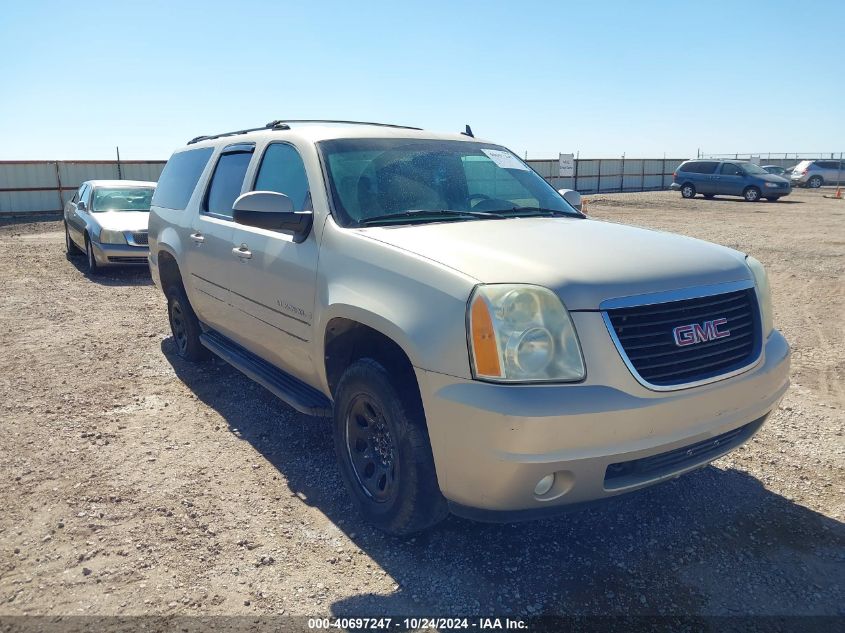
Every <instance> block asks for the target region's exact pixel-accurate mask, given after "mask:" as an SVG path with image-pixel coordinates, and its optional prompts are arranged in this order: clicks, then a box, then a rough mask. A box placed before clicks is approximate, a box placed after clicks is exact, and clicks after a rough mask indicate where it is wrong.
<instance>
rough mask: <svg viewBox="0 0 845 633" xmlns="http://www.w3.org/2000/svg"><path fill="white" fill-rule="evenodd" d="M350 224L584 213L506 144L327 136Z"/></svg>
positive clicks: (323, 146) (335, 193)
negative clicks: (331, 137)
mask: <svg viewBox="0 0 845 633" xmlns="http://www.w3.org/2000/svg"><path fill="white" fill-rule="evenodd" d="M319 147H320V152H321V153H322V157H323V164H324V165H325V167H326V171H327V174H328V178H329V184H330V187H331V194H332V202H333V207H334V210H335V211H336V215H337V216H339V217H338V219H339V221H340V223H341V224H343V225H346V226H348V225H353V226H363V225H367V224H410V223H417V222H432V221H437V222H457V221H468V220H484V219H499V218H503V217H516V216H519V217H524V216H526V215H537V216H549V217H554V216H558V215H567V216H572V217H583V216H581V214H579V213H578V212H577V211H576V210H575V209H573V208H572V207H571V206H570V205H569V204H568V203H567V202H566V201H565V200H564V199H563V198H562V197H561V196H560V194H559V193H558V192H557V191H555V190H554V188H552V186H551V185H549V184H548V183H547V182H546V181H545V180H544V179H543V178H541V177H540V176H539V175H538V174H537V173H536V172H534V171H533V170H532V169H531V168H530V167H528V165H526V164H525V163H524V162H523V161H521V160H520V159H519V158H518V157H517V156H516V155H514V154H513V153H512V152H510V151H509V150H507V149H505V148H504V147H500V146H497V145H489V144H486V143H474V142H465V141H440V140H428V139H337V140H331V141H322V142H321V143H319Z"/></svg>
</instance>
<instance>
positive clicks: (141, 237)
mask: <svg viewBox="0 0 845 633" xmlns="http://www.w3.org/2000/svg"><path fill="white" fill-rule="evenodd" d="M132 242H133V243H134V244H135V245H136V246H146V245H147V244H149V243H150V242H149V236H148V234H147V232H146V231H143V232H140V231H138V232H135V233H132Z"/></svg>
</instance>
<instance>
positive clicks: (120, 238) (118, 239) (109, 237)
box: [100, 229, 126, 244]
mask: <svg viewBox="0 0 845 633" xmlns="http://www.w3.org/2000/svg"><path fill="white" fill-rule="evenodd" d="M100 243H101V244H126V236H125V235H124V234H123V232H122V231H110V230H109V229H101V230H100Z"/></svg>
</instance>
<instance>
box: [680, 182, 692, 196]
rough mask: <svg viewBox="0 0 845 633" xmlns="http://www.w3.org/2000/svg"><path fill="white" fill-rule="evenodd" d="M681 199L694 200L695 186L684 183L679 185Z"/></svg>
mask: <svg viewBox="0 0 845 633" xmlns="http://www.w3.org/2000/svg"><path fill="white" fill-rule="evenodd" d="M681 197H682V198H695V186H694V185H693V184H692V183H689V182H685V183H684V184H683V185H681Z"/></svg>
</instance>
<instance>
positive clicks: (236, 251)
mask: <svg viewBox="0 0 845 633" xmlns="http://www.w3.org/2000/svg"><path fill="white" fill-rule="evenodd" d="M232 255H236V256H237V257H240V258H241V259H252V253H251V252H250V250H249V249H248V248H247V247H246V244H241V245H240V246H238V247H237V248H233V249H232Z"/></svg>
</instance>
